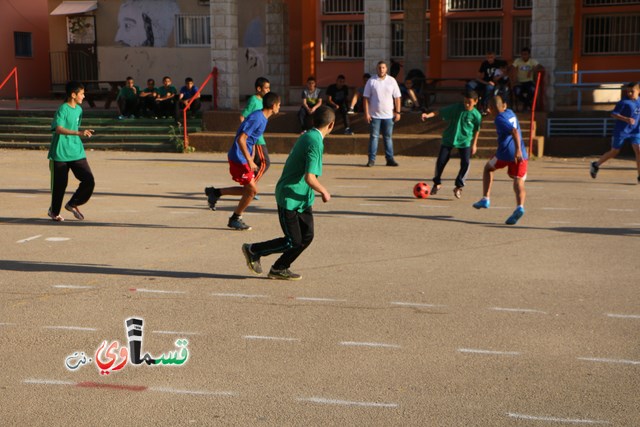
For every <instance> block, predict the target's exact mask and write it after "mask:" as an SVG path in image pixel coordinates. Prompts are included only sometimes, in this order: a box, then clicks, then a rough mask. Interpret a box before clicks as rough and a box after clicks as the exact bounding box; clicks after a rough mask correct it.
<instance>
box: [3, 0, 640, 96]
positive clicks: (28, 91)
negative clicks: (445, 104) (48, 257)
mask: <svg viewBox="0 0 640 427" xmlns="http://www.w3.org/2000/svg"><path fill="white" fill-rule="evenodd" d="M0 41H2V44H3V46H10V47H11V48H9V49H2V51H1V52H0V81H1V80H2V79H4V77H5V76H6V75H7V73H9V72H10V70H11V69H12V68H13V67H14V66H18V67H19V73H20V86H21V88H24V89H23V90H21V96H48V95H49V94H50V93H51V90H52V89H53V88H54V87H55V86H56V85H58V86H59V85H61V84H63V83H64V82H65V81H66V80H68V79H79V80H82V81H93V82H96V84H102V85H105V84H107V83H109V82H114V81H121V80H124V78H125V77H126V76H129V75H130V76H132V77H134V79H136V80H137V82H138V83H141V84H143V83H144V81H145V80H146V79H147V78H149V77H152V78H154V79H155V80H156V81H157V82H158V81H160V80H161V78H162V76H164V75H170V76H171V77H172V78H173V81H174V84H175V85H181V84H182V81H183V80H184V78H185V77H187V76H189V77H193V78H194V80H195V81H196V82H201V81H202V80H204V78H205V77H206V75H207V74H208V73H209V72H210V71H211V70H212V68H213V67H217V69H218V70H219V73H220V75H219V79H220V89H219V103H218V104H219V106H220V108H223V109H236V108H238V107H239V105H240V101H241V99H244V98H245V97H246V96H247V95H249V94H251V93H252V91H253V88H252V83H253V81H254V80H255V78H256V77H257V76H260V75H264V76H267V77H268V78H269V79H270V80H271V82H272V88H273V90H274V91H277V92H279V93H281V94H283V95H284V97H285V101H290V102H295V103H297V102H298V99H297V96H298V95H297V94H298V92H297V91H298V89H299V87H301V86H302V85H303V83H304V81H305V80H306V78H307V77H308V76H310V75H314V76H316V78H317V79H318V83H319V85H320V86H328V85H329V84H331V83H333V82H334V81H335V78H336V76H337V75H338V74H345V75H346V77H347V82H348V83H349V84H350V85H352V86H356V85H358V84H359V83H360V82H361V76H362V74H363V72H370V73H373V71H374V70H375V64H376V63H377V62H378V61H379V60H381V59H384V60H387V61H389V60H390V59H392V58H393V59H394V60H396V61H397V62H399V63H401V64H402V66H403V68H402V73H401V74H400V75H401V76H402V75H403V74H404V73H406V72H408V71H409V70H411V69H414V68H418V69H421V70H423V71H424V73H425V74H426V75H427V77H428V78H432V79H465V78H471V77H474V76H475V74H476V72H477V69H478V67H479V65H480V62H481V61H482V60H483V58H484V56H485V54H486V52H487V51H488V50H492V51H495V52H496V53H497V55H498V56H499V57H501V58H503V59H505V60H508V61H512V60H513V59H514V58H515V57H517V56H518V55H519V51H520V49H521V48H522V47H524V46H529V47H530V48H531V50H532V57H533V58H535V59H536V60H538V61H539V62H540V63H541V64H542V65H543V66H544V67H545V70H546V72H545V86H544V87H545V93H544V97H545V99H544V103H545V106H546V107H547V108H548V109H554V107H555V106H556V105H560V104H561V103H566V102H573V101H575V97H576V95H577V91H575V87H574V88H561V87H559V86H558V84H563V83H564V84H569V83H576V82H583V83H584V84H585V88H586V89H587V90H586V91H584V92H583V95H584V96H585V97H586V98H589V97H591V98H593V99H594V100H595V101H603V100H605V101H606V98H607V95H609V97H612V98H615V97H616V96H618V95H619V94H617V93H615V91H611V90H609V91H606V90H605V91H599V85H598V84H597V83H603V84H604V83H615V82H622V81H627V80H640V73H638V72H637V71H630V70H637V69H638V68H640V65H638V64H640V0H535V1H534V0H211V1H210V0H93V1H76V0H71V1H61V0H30V1H28V2H25V1H19V0H4V1H2V2H0ZM603 70H605V72H601V73H595V71H603ZM625 70H626V72H625ZM570 72H574V73H575V74H570ZM578 73H580V74H578ZM589 83H593V85H592V86H588V84H589ZM605 89H611V87H606V85H605ZM562 91H564V92H562ZM594 93H597V94H598V95H597V96H595V97H594V96H593V94H594ZM0 96H1V97H4V98H6V97H10V96H11V92H10V91H9V90H8V89H7V87H6V86H5V88H4V89H2V91H0ZM591 98H589V99H591Z"/></svg>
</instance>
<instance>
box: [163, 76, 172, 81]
mask: <svg viewBox="0 0 640 427" xmlns="http://www.w3.org/2000/svg"><path fill="white" fill-rule="evenodd" d="M166 79H169V80H171V77H169V76H164V77H163V78H162V81H165V80H166Z"/></svg>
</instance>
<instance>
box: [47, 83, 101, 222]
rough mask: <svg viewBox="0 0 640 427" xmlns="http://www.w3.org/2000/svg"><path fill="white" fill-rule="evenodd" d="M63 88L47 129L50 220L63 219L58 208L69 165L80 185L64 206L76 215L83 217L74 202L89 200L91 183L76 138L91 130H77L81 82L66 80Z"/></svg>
mask: <svg viewBox="0 0 640 427" xmlns="http://www.w3.org/2000/svg"><path fill="white" fill-rule="evenodd" d="M65 90H66V95H67V99H66V101H65V102H64V104H62V105H61V106H60V108H58V111H56V115H55V117H54V118H53V121H52V123H51V130H52V131H53V132H54V133H53V138H52V140H51V146H50V147H49V154H48V158H49V169H50V170H51V206H50V207H49V212H48V215H49V218H51V219H52V220H53V221H64V218H62V217H61V216H60V208H61V207H62V199H63V198H64V193H65V190H66V189H67V183H68V178H69V169H71V171H72V172H73V175H75V177H76V178H77V179H78V180H79V181H80V185H79V186H78V189H77V190H76V192H75V193H74V194H73V196H72V197H71V199H70V200H69V202H68V203H67V204H66V205H65V206H64V208H65V209H66V210H68V211H69V212H71V213H72V214H73V216H75V217H76V219H79V220H83V219H84V215H83V214H82V213H81V212H80V210H79V209H78V206H80V205H83V204H85V203H87V202H88V201H89V199H90V198H91V195H92V194H93V188H94V187H95V181H94V179H93V174H92V173H91V168H90V167H89V163H88V162H87V156H86V154H85V152H84V147H83V145H82V140H81V139H80V137H81V136H85V137H87V138H91V136H92V135H93V132H94V131H93V129H85V130H83V131H80V121H81V120H82V107H81V106H80V104H82V101H83V100H84V86H83V85H82V84H81V83H78V82H69V83H67V85H66V88H65Z"/></svg>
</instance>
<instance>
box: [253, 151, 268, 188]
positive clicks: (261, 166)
mask: <svg viewBox="0 0 640 427" xmlns="http://www.w3.org/2000/svg"><path fill="white" fill-rule="evenodd" d="M254 149H255V151H256V155H255V156H254V158H253V161H254V163H255V164H256V165H257V166H258V170H257V171H256V174H255V178H254V179H255V181H256V183H257V182H258V181H260V178H262V176H263V175H264V174H265V173H267V170H268V169H269V166H271V160H270V159H269V152H268V151H267V145H266V144H259V145H258V144H256V145H254Z"/></svg>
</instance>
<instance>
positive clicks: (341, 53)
mask: <svg viewBox="0 0 640 427" xmlns="http://www.w3.org/2000/svg"><path fill="white" fill-rule="evenodd" d="M323 40H324V43H323V53H322V59H353V58H364V24H362V23H358V22H349V23H325V24H324V37H323Z"/></svg>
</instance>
